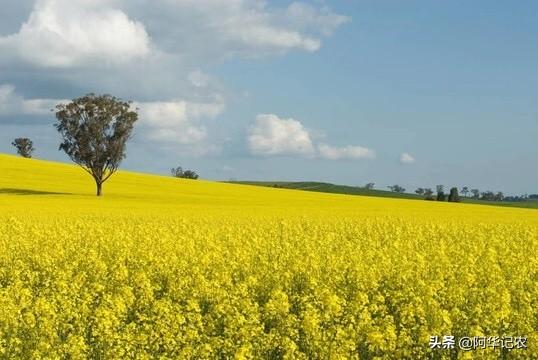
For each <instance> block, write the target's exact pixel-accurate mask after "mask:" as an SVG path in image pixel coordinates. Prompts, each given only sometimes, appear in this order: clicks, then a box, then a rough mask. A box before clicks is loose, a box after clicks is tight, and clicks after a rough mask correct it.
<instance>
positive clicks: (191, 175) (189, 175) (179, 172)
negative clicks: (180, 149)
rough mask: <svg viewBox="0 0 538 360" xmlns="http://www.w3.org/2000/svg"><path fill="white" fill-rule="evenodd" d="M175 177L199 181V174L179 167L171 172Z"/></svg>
mask: <svg viewBox="0 0 538 360" xmlns="http://www.w3.org/2000/svg"><path fill="white" fill-rule="evenodd" d="M170 172H171V173H172V176H173V177H177V178H182V179H192V180H196V179H198V174H197V173H196V172H194V171H192V170H185V171H183V169H182V168H181V166H178V167H177V168H172V169H171V170H170Z"/></svg>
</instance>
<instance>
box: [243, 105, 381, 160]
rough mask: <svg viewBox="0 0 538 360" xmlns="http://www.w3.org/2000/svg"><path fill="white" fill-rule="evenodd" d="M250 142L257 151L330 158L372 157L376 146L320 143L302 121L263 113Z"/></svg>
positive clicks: (262, 153)
mask: <svg viewBox="0 0 538 360" xmlns="http://www.w3.org/2000/svg"><path fill="white" fill-rule="evenodd" d="M247 141H248V146H249V149H250V151H251V153H252V154H254V155H265V156H270V155H301V156H308V157H318V158H322V159H327V160H343V159H350V160H357V159H372V158H374V157H375V153H374V151H373V150H371V149H368V148H365V147H361V146H344V147H335V146H331V145H327V144H320V145H318V146H316V145H315V144H314V142H313V140H312V135H311V133H310V131H309V130H308V129H306V128H305V127H304V126H303V124H301V122H300V121H298V120H295V119H282V118H280V117H278V116H277V115H274V114H260V115H258V116H257V117H256V121H255V123H254V124H253V125H252V126H251V128H250V131H249V134H248V138H247Z"/></svg>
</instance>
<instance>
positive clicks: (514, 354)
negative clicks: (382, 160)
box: [0, 154, 538, 360]
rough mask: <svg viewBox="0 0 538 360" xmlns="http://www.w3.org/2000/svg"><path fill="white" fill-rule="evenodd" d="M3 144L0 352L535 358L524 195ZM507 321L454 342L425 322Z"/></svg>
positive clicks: (531, 245) (469, 326)
mask: <svg viewBox="0 0 538 360" xmlns="http://www.w3.org/2000/svg"><path fill="white" fill-rule="evenodd" d="M94 191H95V190H94V184H93V182H92V179H91V178H90V177H89V176H88V175H87V174H86V173H85V172H84V171H83V170H81V169H80V168H78V167H76V166H72V165H67V164H61V163H54V162H48V161H39V160H28V159H21V158H18V157H13V156H6V155H1V154H0V358H1V359H302V360H308V359H447V360H448V359H466V358H477V359H499V358H505V359H536V358H538V329H537V327H536V324H537V322H536V321H537V320H536V319H538V300H537V299H538V297H537V294H538V282H537V281H536V280H537V279H538V217H537V216H536V215H537V213H536V211H534V210H528V209H514V208H506V207H495V206H477V205H473V204H452V203H439V202H426V201H414V200H408V199H393V198H389V197H367V196H345V195H340V194H326V193H320V192H307V191H295V190H287V189H274V188H264V187H259V186H249V185H238V184H226V183H217V182H210V181H202V180H197V181H193V180H184V179H177V178H172V177H170V176H155V175H148V174H140V173H134V172H126V171H120V172H118V173H117V174H115V176H113V177H112V178H111V179H110V181H109V182H107V183H105V186H104V197H102V198H97V197H96V196H95V195H94ZM450 335H451V336H455V337H456V338H460V337H462V336H470V337H472V336H488V337H489V336H497V337H502V336H513V337H525V338H527V339H528V341H527V344H528V349H526V350H512V351H510V352H509V353H508V351H503V352H502V353H501V351H500V350H499V349H498V348H496V349H493V348H488V349H485V350H477V351H476V352H465V353H462V352H460V353H457V352H456V350H455V349H454V350H446V349H445V350H443V349H434V350H432V349H431V348H430V341H431V337H432V336H438V337H439V338H440V339H443V336H450Z"/></svg>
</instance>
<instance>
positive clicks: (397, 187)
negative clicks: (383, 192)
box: [387, 185, 405, 194]
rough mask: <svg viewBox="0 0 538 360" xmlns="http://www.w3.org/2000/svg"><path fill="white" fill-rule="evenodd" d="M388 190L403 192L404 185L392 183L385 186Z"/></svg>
mask: <svg viewBox="0 0 538 360" xmlns="http://www.w3.org/2000/svg"><path fill="white" fill-rule="evenodd" d="M387 187H388V188H389V189H390V191H392V192H395V193H400V194H401V193H404V192H405V188H404V187H401V186H400V185H392V186H387Z"/></svg>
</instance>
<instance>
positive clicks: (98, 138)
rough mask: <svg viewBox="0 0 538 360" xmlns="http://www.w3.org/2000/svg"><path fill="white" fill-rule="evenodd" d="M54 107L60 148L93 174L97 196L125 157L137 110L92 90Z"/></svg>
mask: <svg viewBox="0 0 538 360" xmlns="http://www.w3.org/2000/svg"><path fill="white" fill-rule="evenodd" d="M56 110H57V111H56V119H57V123H56V124H55V125H54V126H55V127H56V129H57V130H58V132H59V133H60V135H61V136H62V140H63V142H62V143H61V144H60V150H63V151H65V153H66V154H67V155H68V156H69V158H70V159H71V160H72V161H73V162H74V163H76V164H77V165H79V166H80V167H82V168H83V169H84V170H85V171H86V172H88V173H89V174H90V175H91V176H92V177H93V179H94V180H95V184H96V186H97V196H101V195H102V186H103V183H104V182H105V181H106V180H108V179H109V178H110V177H111V176H112V175H113V174H114V173H115V172H116V170H118V167H119V165H120V163H121V161H122V160H123V159H124V158H125V148H126V143H127V140H129V139H130V138H131V134H132V131H133V127H134V123H135V122H136V121H137V120H138V114H137V113H136V111H132V110H131V103H130V102H125V101H122V100H120V99H118V98H116V97H113V96H111V95H94V94H88V95H86V96H83V97H80V98H77V99H74V100H73V101H72V102H70V103H68V104H60V105H58V106H56Z"/></svg>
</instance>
